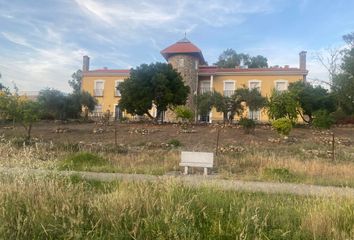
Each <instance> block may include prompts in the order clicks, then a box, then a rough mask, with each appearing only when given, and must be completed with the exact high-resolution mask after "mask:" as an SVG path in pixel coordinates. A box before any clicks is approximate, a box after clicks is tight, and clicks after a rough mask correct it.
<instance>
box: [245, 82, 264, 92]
mask: <svg viewBox="0 0 354 240" xmlns="http://www.w3.org/2000/svg"><path fill="white" fill-rule="evenodd" d="M248 88H249V89H250V90H252V89H257V90H258V91H259V92H260V91H261V81H259V80H252V81H249V82H248Z"/></svg>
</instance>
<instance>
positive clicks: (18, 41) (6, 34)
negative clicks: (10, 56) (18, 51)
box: [1, 32, 31, 47]
mask: <svg viewBox="0 0 354 240" xmlns="http://www.w3.org/2000/svg"><path fill="white" fill-rule="evenodd" d="M1 34H2V35H3V36H4V37H5V38H6V39H7V40H8V41H10V42H12V43H15V44H18V45H22V46H26V47H30V46H31V45H30V44H29V43H28V42H27V40H26V39H25V38H23V37H21V36H18V35H16V34H13V33H9V32H1Z"/></svg>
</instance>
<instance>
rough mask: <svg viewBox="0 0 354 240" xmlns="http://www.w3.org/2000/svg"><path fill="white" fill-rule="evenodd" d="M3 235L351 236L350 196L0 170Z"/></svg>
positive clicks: (353, 215)
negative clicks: (309, 195)
mask: <svg viewBox="0 0 354 240" xmlns="http://www.w3.org/2000/svg"><path fill="white" fill-rule="evenodd" d="M0 177H1V181H0V222H1V225H0V238H1V239H353V237H354V201H353V199H342V198H306V197H300V196H292V195H267V194H260V193H257V194H256V193H243V192H232V191H223V190H217V189H214V188H212V187H203V188H199V189H196V188H189V187H186V186H183V185H181V184H179V183H176V182H174V181H172V180H171V181H167V182H157V183H141V182H140V183H127V182H115V183H109V184H108V183H107V184H103V183H100V182H86V181H83V180H81V179H79V178H77V177H76V178H75V177H74V178H71V179H70V178H59V177H57V176H50V177H46V178H33V177H32V178H29V177H25V176H22V177H21V176H19V177H16V178H8V176H6V177H4V176H0Z"/></svg>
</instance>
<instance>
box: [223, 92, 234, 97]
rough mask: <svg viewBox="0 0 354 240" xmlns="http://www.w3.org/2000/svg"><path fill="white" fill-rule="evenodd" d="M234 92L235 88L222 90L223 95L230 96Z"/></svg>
mask: <svg viewBox="0 0 354 240" xmlns="http://www.w3.org/2000/svg"><path fill="white" fill-rule="evenodd" d="M234 93H235V90H224V96H225V97H231V96H232V95H233V94H234Z"/></svg>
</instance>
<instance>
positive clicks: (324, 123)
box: [312, 110, 334, 129]
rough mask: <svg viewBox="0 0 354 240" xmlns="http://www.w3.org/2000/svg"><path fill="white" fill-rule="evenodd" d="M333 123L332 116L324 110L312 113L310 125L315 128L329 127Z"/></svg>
mask: <svg viewBox="0 0 354 240" xmlns="http://www.w3.org/2000/svg"><path fill="white" fill-rule="evenodd" d="M333 123H334V118H333V117H332V116H331V115H330V114H329V113H328V112H327V111H326V110H318V111H316V112H315V113H314V119H313V122H312V125H313V126H314V127H316V128H322V129H329V128H331V126H332V125H333Z"/></svg>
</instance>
